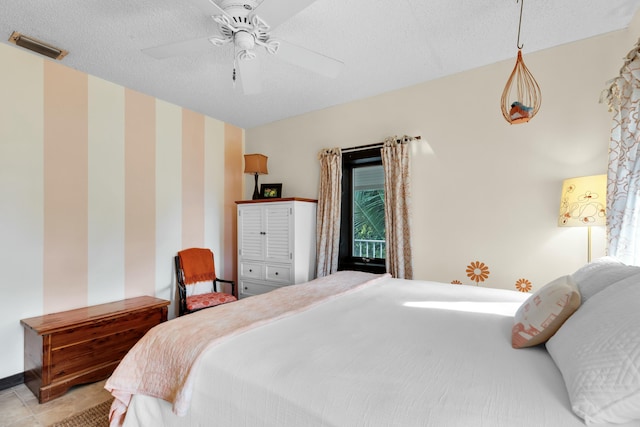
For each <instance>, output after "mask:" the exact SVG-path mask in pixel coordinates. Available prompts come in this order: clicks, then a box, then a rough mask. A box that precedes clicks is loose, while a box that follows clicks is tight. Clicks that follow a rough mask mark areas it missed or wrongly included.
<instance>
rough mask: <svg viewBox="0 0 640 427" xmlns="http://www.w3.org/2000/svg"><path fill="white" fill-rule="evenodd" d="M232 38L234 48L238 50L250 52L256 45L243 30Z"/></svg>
mask: <svg viewBox="0 0 640 427" xmlns="http://www.w3.org/2000/svg"><path fill="white" fill-rule="evenodd" d="M233 38H234V41H235V44H236V47H237V48H238V49H240V50H252V49H253V48H254V47H255V45H256V40H255V39H254V38H253V35H252V34H249V33H248V32H246V31H244V30H241V31H238V32H237V33H235V35H234V37H233Z"/></svg>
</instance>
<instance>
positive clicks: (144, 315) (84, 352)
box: [20, 296, 169, 403]
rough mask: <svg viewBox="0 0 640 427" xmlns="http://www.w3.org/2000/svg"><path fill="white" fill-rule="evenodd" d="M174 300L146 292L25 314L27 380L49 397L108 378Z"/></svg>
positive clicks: (164, 317)
mask: <svg viewBox="0 0 640 427" xmlns="http://www.w3.org/2000/svg"><path fill="white" fill-rule="evenodd" d="M168 305H169V301H166V300H163V299H159V298H154V297H148V296H145V297H137V298H131V299H126V300H123V301H116V302H112V303H107V304H100V305H95V306H90V307H84V308H79V309H76V310H70V311H64V312H60V313H52V314H46V315H44V316H38V317H32V318H29V319H22V320H21V321H20V323H21V324H22V326H23V327H24V369H25V384H26V385H27V387H29V389H30V390H31V391H32V392H33V393H34V394H35V395H36V396H37V397H38V401H39V402H40V403H44V402H47V401H49V400H51V399H54V398H56V397H59V396H61V395H63V394H64V393H65V392H66V391H67V390H68V389H69V388H70V387H72V386H74V385H77V384H83V383H89V382H94V381H99V380H103V379H105V378H107V377H108V376H109V375H111V373H112V372H113V370H114V369H115V368H116V366H117V365H118V363H119V362H120V360H122V358H123V357H124V355H125V354H126V353H127V352H128V351H129V349H130V348H131V347H133V345H134V344H135V343H136V342H137V341H138V340H139V339H140V338H141V337H142V336H143V335H144V334H145V333H146V332H147V331H148V330H149V329H151V328H152V327H154V326H156V325H158V324H159V323H161V322H164V321H165V320H167V306H168Z"/></svg>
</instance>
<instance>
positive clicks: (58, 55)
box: [9, 31, 69, 59]
mask: <svg viewBox="0 0 640 427" xmlns="http://www.w3.org/2000/svg"><path fill="white" fill-rule="evenodd" d="M9 41H10V42H11V43H14V44H16V45H18V46H20V47H23V48H25V49H29V50H31V51H33V52H36V53H39V54H40V55H44V56H46V57H49V58H52V59H62V58H64V57H65V56H67V54H68V53H69V52H67V51H66V50H63V49H59V48H57V47H54V46H51V45H50V44H47V43H45V42H42V41H40V40H36V39H34V38H32V37H29V36H25V35H24V34H20V33H19V32H17V31H14V32H13V33H12V34H11V36H10V37H9Z"/></svg>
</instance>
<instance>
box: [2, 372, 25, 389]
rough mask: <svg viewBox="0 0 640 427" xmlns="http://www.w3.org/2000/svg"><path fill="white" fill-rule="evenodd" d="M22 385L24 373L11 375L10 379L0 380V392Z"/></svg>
mask: <svg viewBox="0 0 640 427" xmlns="http://www.w3.org/2000/svg"><path fill="white" fill-rule="evenodd" d="M22 383H24V373H22V372H21V373H19V374H15V375H11V376H10V377H6V378H0V390H5V389H8V388H11V387H15V386H17V385H19V384H22Z"/></svg>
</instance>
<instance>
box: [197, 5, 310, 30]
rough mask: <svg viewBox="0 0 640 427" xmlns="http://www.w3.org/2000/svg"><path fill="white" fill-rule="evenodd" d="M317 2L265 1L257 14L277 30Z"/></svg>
mask: <svg viewBox="0 0 640 427" xmlns="http://www.w3.org/2000/svg"><path fill="white" fill-rule="evenodd" d="M192 1H194V0H192ZM315 1H316V0H264V1H263V2H262V4H260V6H258V7H257V8H256V9H255V14H256V15H258V16H259V17H260V18H261V19H263V20H264V22H266V23H267V25H269V26H270V27H271V28H275V27H277V26H278V25H280V24H282V23H283V22H284V21H286V20H287V19H289V18H291V17H292V16H293V15H295V14H297V13H298V12H300V11H301V10H302V9H305V8H306V7H307V6H309V5H311V3H314V2H315Z"/></svg>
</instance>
